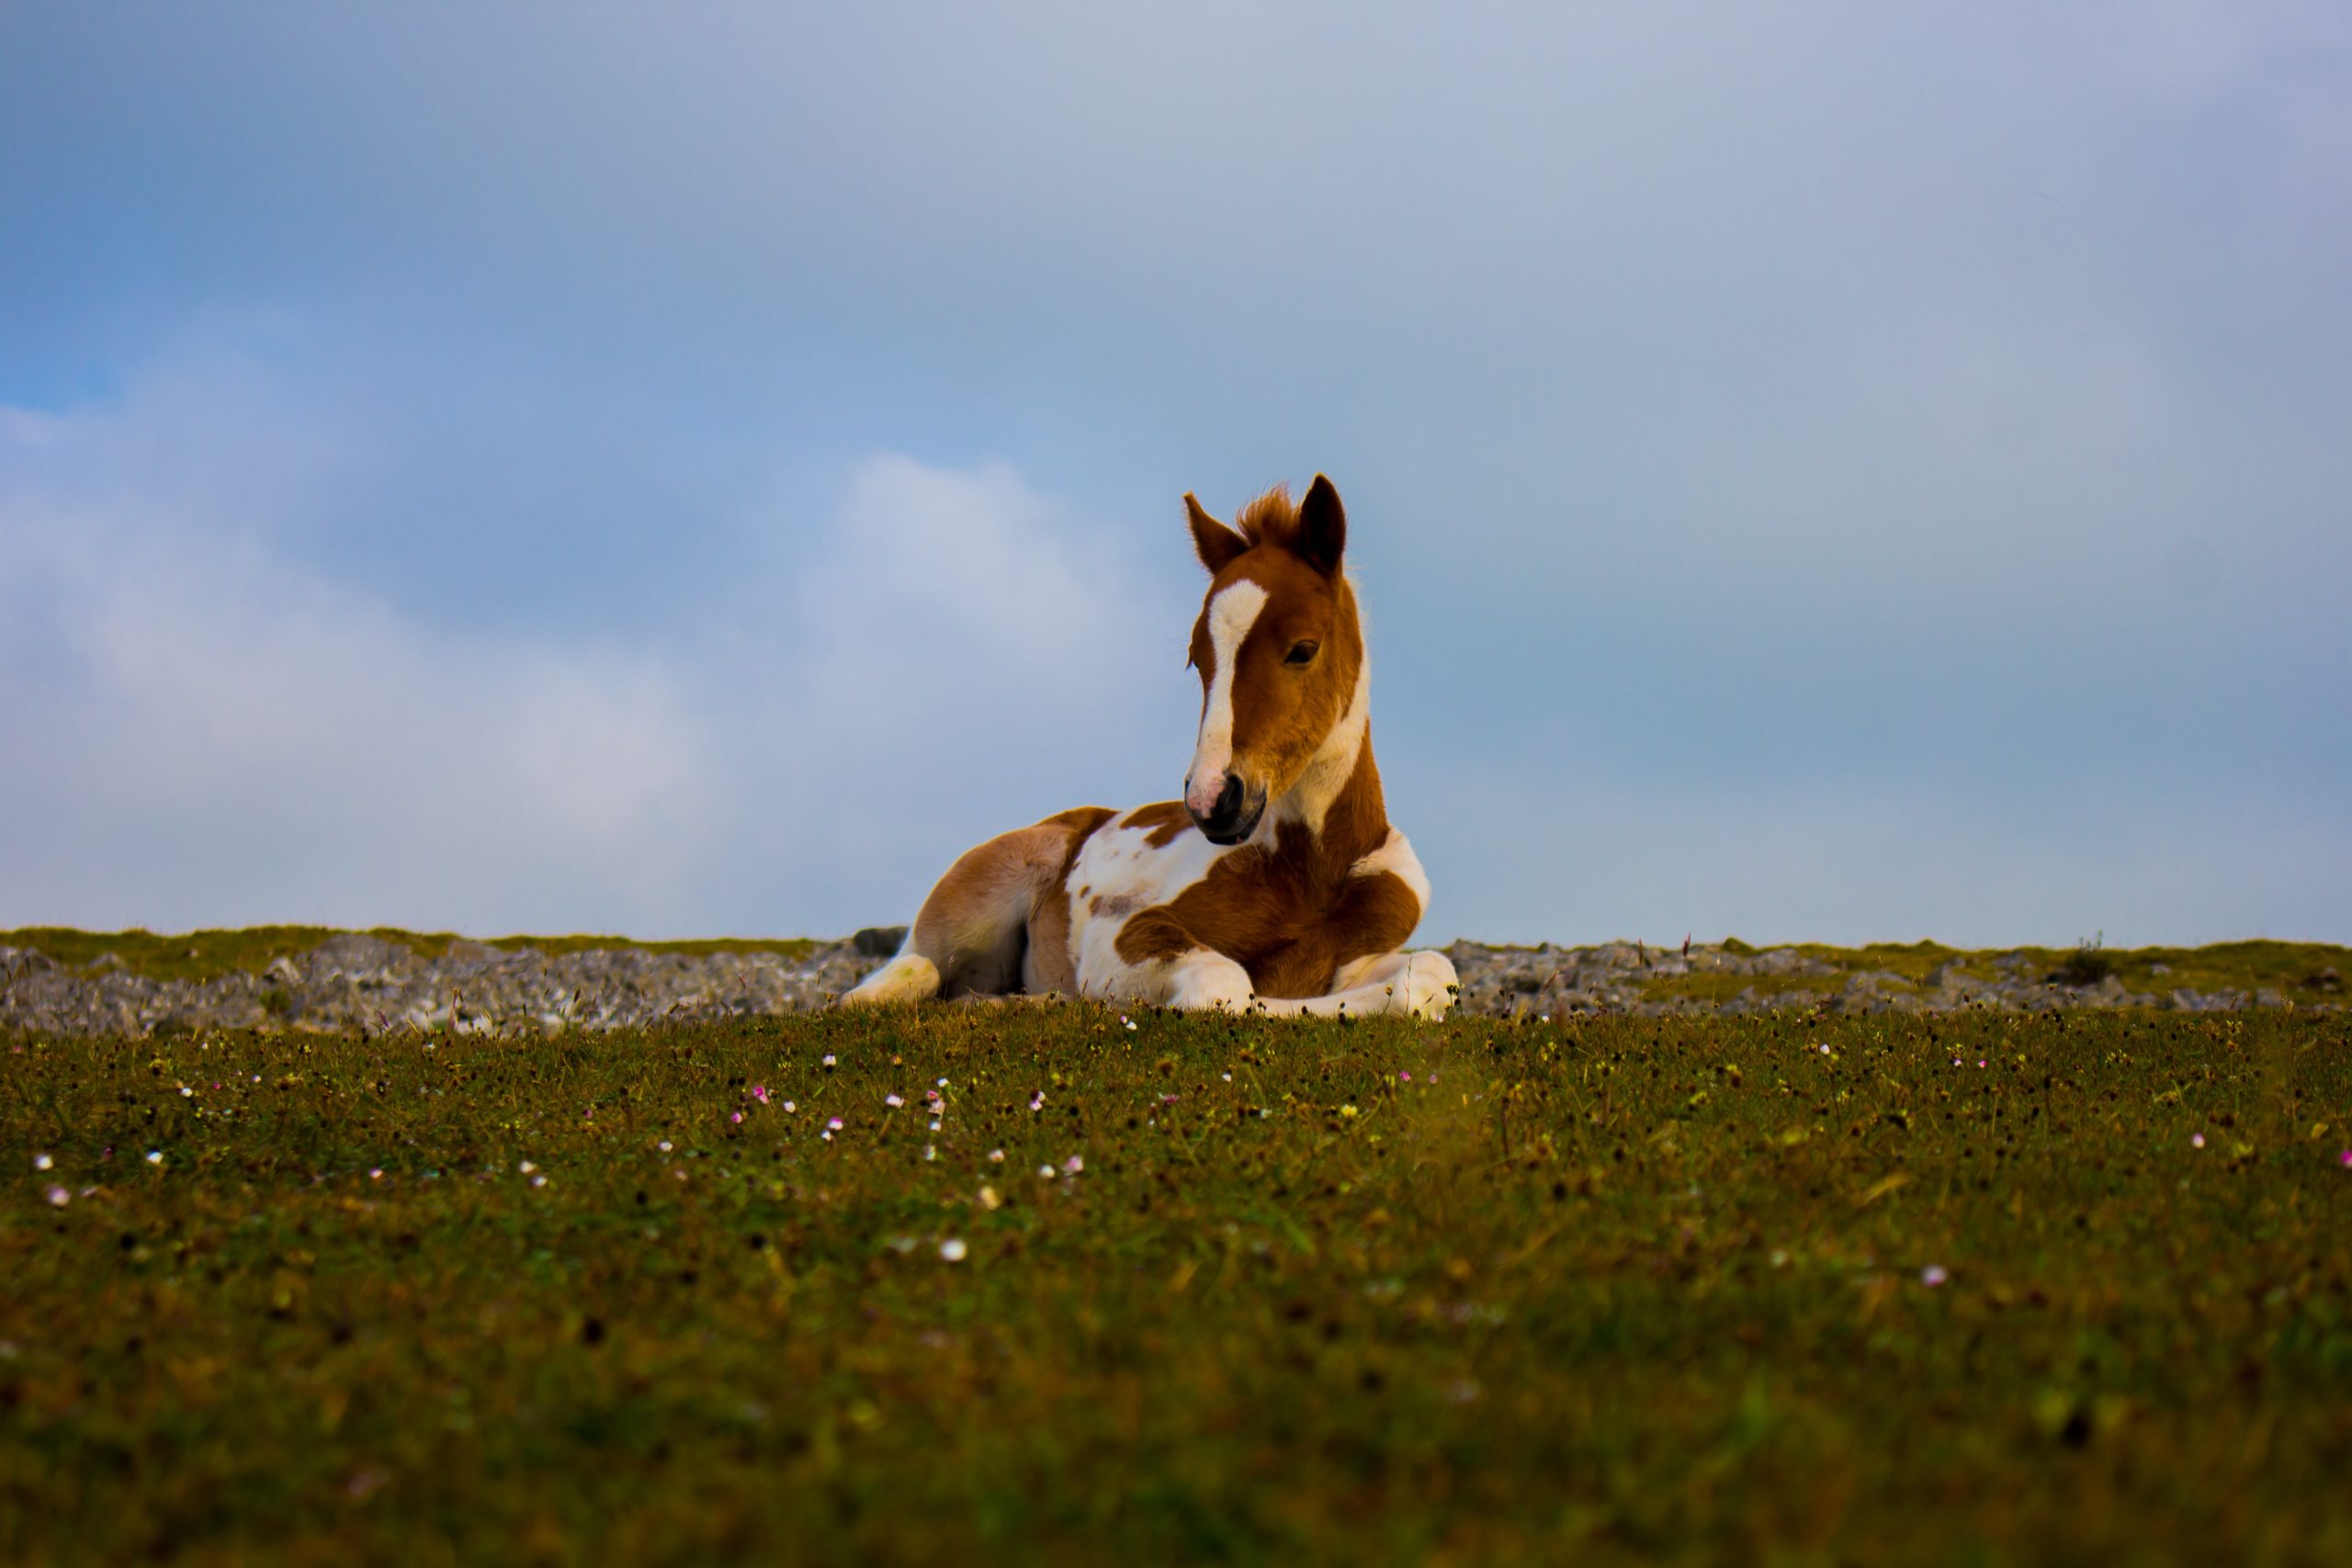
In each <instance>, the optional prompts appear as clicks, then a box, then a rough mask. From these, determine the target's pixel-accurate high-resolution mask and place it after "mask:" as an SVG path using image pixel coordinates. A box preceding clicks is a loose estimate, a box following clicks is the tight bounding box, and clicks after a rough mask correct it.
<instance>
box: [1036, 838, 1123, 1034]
mask: <svg viewBox="0 0 2352 1568" xmlns="http://www.w3.org/2000/svg"><path fill="white" fill-rule="evenodd" d="M1117 815H1118V813H1116V812H1114V811H1113V810H1112V809H1111V808H1110V807H1104V806H1081V807H1077V808H1076V809H1074V810H1070V811H1061V812H1057V813H1055V814H1054V815H1053V816H1051V817H1048V818H1046V820H1045V821H1043V822H1040V823H1039V824H1037V826H1038V827H1040V828H1044V827H1058V828H1061V829H1064V830H1065V831H1066V832H1067V833H1068V835H1069V838H1068V840H1067V843H1066V845H1065V847H1064V849H1063V851H1062V863H1061V866H1060V868H1059V869H1058V870H1057V871H1056V872H1055V873H1054V876H1053V880H1052V881H1051V882H1050V883H1048V884H1047V885H1046V886H1045V887H1044V888H1043V889H1041V890H1040V891H1039V893H1038V896H1037V902H1036V906H1035V908H1034V909H1033V910H1032V911H1031V913H1030V916H1029V947H1028V951H1027V952H1025V953H1023V954H1022V958H1021V988H1022V989H1023V990H1024V991H1026V992H1028V993H1029V994H1030V995H1031V996H1042V995H1043V994H1044V993H1046V992H1047V991H1058V992H1060V993H1061V994H1062V995H1063V996H1066V997H1074V996H1076V995H1078V954H1077V953H1073V952H1071V951H1070V945H1069V895H1068V893H1067V892H1066V891H1065V890H1066V889H1067V888H1068V887H1069V872H1070V867H1071V866H1073V865H1075V864H1077V863H1078V852H1079V851H1080V850H1081V849H1083V848H1085V847H1086V840H1088V839H1090V838H1092V837H1093V836H1094V831H1095V829H1098V828H1100V827H1102V826H1103V823H1105V822H1108V821H1109V820H1111V818H1114V817H1115V816H1117Z"/></svg>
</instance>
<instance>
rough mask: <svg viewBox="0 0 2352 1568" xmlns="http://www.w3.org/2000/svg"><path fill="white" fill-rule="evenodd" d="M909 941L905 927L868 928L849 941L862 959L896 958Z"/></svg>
mask: <svg viewBox="0 0 2352 1568" xmlns="http://www.w3.org/2000/svg"><path fill="white" fill-rule="evenodd" d="M906 940H907V928H906V927H904V926H868V927H866V928H865V930H864V931H859V932H858V933H857V934H855V935H854V936H853V937H851V938H850V939H849V941H850V945H851V946H852V947H854V948H855V949H856V950H857V953H858V956H860V957H861V958H889V957H892V956H894V955H895V954H896V953H898V951H899V948H900V947H901V946H903V945H904V944H905V942H906Z"/></svg>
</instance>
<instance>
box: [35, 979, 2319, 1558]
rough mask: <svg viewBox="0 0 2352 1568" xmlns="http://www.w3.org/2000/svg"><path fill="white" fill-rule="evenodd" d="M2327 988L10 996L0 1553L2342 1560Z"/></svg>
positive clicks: (83, 1555)
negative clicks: (1404, 1009) (170, 1027)
mask: <svg viewBox="0 0 2352 1568" xmlns="http://www.w3.org/2000/svg"><path fill="white" fill-rule="evenodd" d="M2346 1032H2347V1022H2346V1020H2345V1019H2344V1017H2343V1016H2342V1015H2340V1014H2339V1015H2313V1014H2311V1013H2309V1012H2295V1011H2290V1010H2269V1011H2263V1012H2256V1013H2251V1014H2243V1015H2233V1016H2226V1017H2217V1018H2195V1017H2187V1016H2180V1015H2131V1014H2091V1015H2063V1016H2018V1015H2009V1016H1999V1015H1973V1016H1963V1017H1960V1018H1946V1019H1904V1018H1894V1017H1881V1018H1857V1019H1842V1020H1838V1019H1833V1020H1826V1021H1801V1020H1796V1019H1748V1020H1668V1021H1639V1020H1624V1019H1611V1020H1600V1021H1576V1022H1574V1023H1572V1024H1565V1025H1563V1024H1551V1025H1544V1024H1535V1023H1521V1024H1498V1023H1493V1022H1489V1021H1479V1020H1467V1021H1456V1022H1453V1023H1449V1024H1445V1025H1442V1026H1430V1025H1424V1024H1419V1023H1414V1022H1411V1021H1387V1020H1376V1021H1363V1022H1356V1023H1349V1024H1340V1023H1322V1024H1312V1025H1306V1026H1299V1025H1295V1024H1289V1023H1275V1022H1271V1021H1249V1022H1234V1021H1223V1020H1216V1019H1206V1018H1199V1017H1193V1018H1179V1017H1176V1016H1172V1015H1167V1014H1158V1013H1148V1014H1142V1015H1138V1016H1136V1017H1135V1018H1134V1020H1133V1027H1132V1028H1130V1027H1128V1026H1127V1025H1126V1024H1125V1023H1124V1022H1123V1021H1121V1020H1120V1018H1119V1016H1118V1015H1117V1014H1116V1013H1114V1012H1111V1011H1107V1010H1100V1009H1096V1008H1091V1007H1050V1008H1033V1007H1009V1008H995V1009H987V1008H983V1009H968V1008H944V1007H939V1008H927V1009H924V1010H920V1011H910V1012H899V1013H894V1014H891V1013H885V1014H876V1013H865V1014H855V1015H844V1014H828V1015H821V1016H818V1017H814V1018H805V1019H792V1020H771V1021H757V1022H749V1023H744V1024H741V1025H731V1026H711V1027H695V1028H690V1029H680V1030H676V1031H670V1032H660V1033H654V1034H648V1035H615V1036H604V1037H588V1038H579V1037H569V1038H563V1039H559V1040H554V1041H547V1042H531V1043H518V1042H514V1041H496V1040H488V1039H476V1038H467V1039H462V1040H448V1039H433V1038H430V1037H427V1038H423V1039H420V1038H418V1037H415V1036H408V1037H406V1038H404V1039H401V1040H397V1041H378V1042H361V1041H357V1040H346V1039H339V1038H334V1037H293V1036H276V1037H260V1036H254V1035H246V1034H232V1035H220V1034H214V1035H204V1036H198V1037H192V1038H178V1039H174V1040H171V1041H168V1042H156V1041H95V1042H93V1041H62V1042H60V1041H44V1040H39V1039H30V1038H19V1039H16V1040H11V1041H6V1042H4V1043H0V1125H4V1126H5V1134H4V1135H0V1145H5V1147H6V1151H7V1152H6V1157H7V1159H8V1160H10V1161H11V1162H13V1171H14V1174H13V1175H12V1176H11V1177H9V1178H8V1179H6V1181H5V1182H4V1183H0V1281H4V1283H0V1560H5V1561H7V1562H110V1563H111V1562H135V1561H156V1560H164V1561H175V1562H198V1563H211V1562H223V1563H225V1562H258V1561H271V1562H317V1563H337V1564H340V1563H346V1562H370V1561H373V1562H402V1563H433V1562H502V1561H526V1562H527V1561H539V1562H718V1561H726V1560H732V1559H743V1558H750V1559H757V1560H778V1561H796V1560H834V1561H862V1562H944V1561H992V1562H1106V1561H1125V1562H1133V1563H1146V1562H1152V1563H1157V1562H1187V1561H1220V1560H1221V1561H1241V1562H1269V1561H1276V1560H1280V1561H1286V1562H1288V1561H1317V1562H1400V1563H1401V1562H1571V1561H1573V1562H1636V1561H1640V1562H1655V1561H1664V1562H1700V1561H1714V1562H1743V1563H1751V1562H1752V1563H1768V1562H1788V1563H1805V1562H1850V1561H1911V1562H1955V1563H2001V1562H2020V1563H2024V1562H2034V1563H2043V1562H2101V1563H2107V1562H2121V1563H2134V1562H2147V1563H2157V1562H2183V1563H2188V1562H2198V1563H2211V1562H2231V1563H2240V1562H2346V1561H2352V1484H2347V1483H2346V1476H2347V1475H2352V1294H2347V1288H2348V1287H2352V1168H2347V1160H2352V1155H2347V1153H2346V1150H2347V1146H2352V1044H2347V1041H2346ZM829 1063H830V1065H829ZM933 1095H936V1096H937V1097H938V1099H937V1100H935V1101H934V1100H932V1099H931V1098H930V1097H931V1096H933ZM894 1097H895V1102H894ZM738 1117H740V1118H741V1120H738V1119H737V1118H738ZM836 1122H837V1123H838V1124H837V1125H836V1124H835V1123H836ZM933 1122H937V1123H938V1125H937V1127H936V1128H935V1129H934V1128H933V1125H932V1123H933ZM829 1133H830V1134H831V1135H830V1136H828V1135H827V1134H829ZM1000 1156H1001V1157H1000ZM1048 1173H1050V1174H1048Z"/></svg>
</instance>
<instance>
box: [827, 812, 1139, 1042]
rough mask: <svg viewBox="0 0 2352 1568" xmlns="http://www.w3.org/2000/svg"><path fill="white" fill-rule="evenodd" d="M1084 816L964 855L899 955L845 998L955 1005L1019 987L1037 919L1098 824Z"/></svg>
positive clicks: (926, 904)
mask: <svg viewBox="0 0 2352 1568" xmlns="http://www.w3.org/2000/svg"><path fill="white" fill-rule="evenodd" d="M1085 815H1088V814H1082V813H1079V812H1065V813H1063V814H1062V816H1060V817H1054V818H1046V820H1045V821H1043V822H1040V823H1038V824H1037V825H1036V826H1035V827H1034V828H1022V829H1016V830H1015V831H1013V832H1010V833H1003V834H1000V835H998V836H997V837H996V838H993V839H990V840H989V841H988V842H987V843H985V844H982V845H980V846H978V848H976V849H971V850H967V851H965V852H964V854H963V856H962V858H961V859H959V860H957V861H956V863H955V864H954V865H952V866H950V867H948V868H947V874H946V875H944V876H943V877H941V878H940V879H939V886H936V887H933V889H932V890H931V897H927V898H925V899H924V900H923V901H922V911H921V912H920V913H919V914H917V915H916V916H915V921H914V924H913V925H912V926H911V927H910V928H909V929H908V931H907V941H906V945H905V946H903V947H901V948H900V949H899V954H898V956H897V957H895V958H893V959H891V960H890V962H889V963H888V964H884V965H883V966H882V967H881V968H879V969H877V970H876V971H875V972H874V973H873V974H871V975H869V976H866V977H865V979H864V980H863V981H861V982H859V984H858V986H857V987H856V988H855V989H854V990H852V991H851V992H849V993H848V994H847V995H846V996H844V997H842V1001H844V1002H896V1001H922V1000H923V999H924V998H928V997H933V996H937V997H943V998H949V999H951V1000H952V999H953V998H957V997H963V996H974V995H978V996H1001V995H1003V994H1005V993H1006V992H1010V991H1017V990H1020V989H1021V988H1022V977H1023V958H1024V957H1025V956H1027V953H1028V948H1029V926H1030V920H1031V918H1032V917H1033V916H1034V915H1035V913H1036V912H1037V909H1038V908H1039V905H1040V904H1041V902H1043V901H1044V900H1046V899H1047V898H1048V897H1051V896H1054V895H1057V894H1058V893H1059V891H1060V888H1061V879H1062V874H1063V872H1064V871H1065V870H1066V869H1067V868H1068V867H1069V857H1070V854H1071V852H1072V851H1073V850H1074V849H1075V848H1076V845H1077V842H1078V840H1081V839H1083V838H1084V837H1085V834H1086V832H1087V831H1088V830H1091V827H1092V825H1093V824H1092V823H1091V822H1085V821H1083V820H1079V821H1073V820H1072V818H1083V817H1084V816H1085ZM1109 815H1110V813H1108V812H1107V811H1106V812H1102V813H1101V816H1103V817H1107V816H1109ZM1098 820H1099V818H1098Z"/></svg>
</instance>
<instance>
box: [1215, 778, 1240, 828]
mask: <svg viewBox="0 0 2352 1568" xmlns="http://www.w3.org/2000/svg"><path fill="white" fill-rule="evenodd" d="M1209 815H1210V819H1211V820H1213V821H1217V822H1230V821H1232V820H1234V819H1235V818H1238V817H1239V816H1240V815H1241V775H1239V774H1238V773H1227V774H1226V775H1225V787H1224V788H1223V789H1221V790H1219V791H1217V792H1216V810H1215V811H1213V812H1211V813H1210V814H1209Z"/></svg>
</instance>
